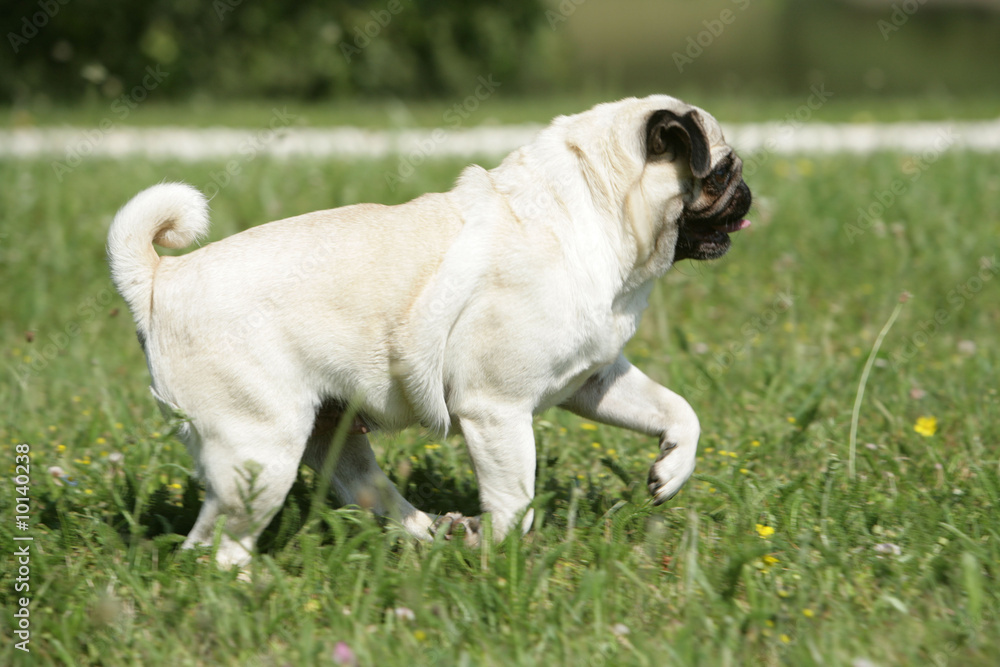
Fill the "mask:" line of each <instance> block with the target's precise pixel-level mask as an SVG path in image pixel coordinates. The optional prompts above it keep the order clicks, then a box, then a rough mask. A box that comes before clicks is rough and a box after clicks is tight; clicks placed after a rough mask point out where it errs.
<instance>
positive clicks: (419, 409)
mask: <svg viewBox="0 0 1000 667" xmlns="http://www.w3.org/2000/svg"><path fill="white" fill-rule="evenodd" d="M750 204H751V195H750V190H749V188H748V187H747V185H746V183H745V182H744V181H743V178H742V162H741V161H740V158H739V157H738V156H737V155H736V153H735V152H734V151H733V149H732V148H731V147H730V146H729V145H727V144H726V141H725V139H724V137H723V134H722V130H721V128H720V127H719V124H718V122H717V121H716V120H715V118H713V117H712V116H711V115H709V114H708V113H707V112H705V111H704V110H702V109H699V108H697V107H694V106H690V105H688V104H685V103H684V102H682V101H680V100H678V99H675V98H673V97H668V96H665V95H655V96H651V97H646V98H644V99H636V98H629V99H624V100H621V101H619V102H614V103H608V104H600V105H598V106H596V107H594V108H593V109H590V110H589V111H585V112H583V113H580V114H577V115H573V116H561V117H558V118H556V119H555V120H553V121H552V123H551V124H550V125H549V126H548V127H546V128H545V129H543V130H542V131H541V132H540V133H539V134H538V135H537V137H536V138H535V139H534V140H533V141H532V142H531V143H529V144H528V145H526V146H524V147H522V148H520V149H518V150H515V151H514V152H513V153H511V154H510V155H508V156H507V157H506V158H505V159H504V160H503V162H502V163H501V164H500V166H498V167H496V168H495V169H492V170H489V171H487V170H486V169H483V168H481V167H479V166H470V167H468V168H466V169H465V170H464V171H463V172H462V174H461V176H460V177H459V178H458V181H457V183H456V185H455V187H454V188H453V189H452V190H451V191H449V192H446V193H441V194H425V195H423V196H421V197H418V198H417V199H414V200H413V201H411V202H409V203H406V204H400V205H397V206H383V205H379V204H357V205H353V206H344V207H342V208H336V209H332V210H327V211H319V212H314V213H307V214H305V215H300V216H297V217H293V218H288V219H285V220H279V221H277V222H271V223H268V224H263V225H260V226H257V227H253V228H251V229H248V230H246V231H244V232H241V233H239V234H236V235H234V236H230V237H228V238H225V239H223V240H220V241H217V242H214V243H211V244H208V245H206V246H205V247H202V248H199V249H197V250H195V251H194V252H191V253H188V254H184V255H180V256H159V255H158V254H157V252H156V251H155V250H154V248H153V244H158V245H161V246H164V247H167V248H183V247H185V246H187V245H189V244H191V243H193V242H194V241H195V240H196V239H198V238H200V237H202V236H204V235H205V234H206V232H207V231H208V226H209V221H208V207H207V203H206V200H205V197H204V196H203V195H202V194H201V193H200V192H198V191H197V190H195V189H194V188H192V187H190V186H187V185H183V184H178V183H165V184H160V185H156V186H153V187H151V188H149V189H147V190H145V191H143V192H141V193H139V194H138V195H136V196H135V197H134V198H133V199H132V200H131V201H129V202H128V203H127V204H126V205H125V206H124V207H123V208H122V209H121V210H120V211H119V212H118V213H117V215H116V216H115V218H114V221H113V223H112V225H111V229H110V232H109V236H108V257H109V262H110V266H111V273H112V276H113V279H114V283H115V285H116V287H117V288H118V291H119V292H120V293H121V295H122V296H123V297H124V299H125V301H126V302H127V304H128V306H129V308H130V309H131V312H132V315H133V317H134V319H135V323H136V328H137V331H138V338H139V341H140V343H141V345H142V347H143V350H144V352H145V355H146V361H147V364H148V367H149V372H150V374H151V376H152V385H151V389H152V393H153V395H154V397H155V399H156V400H157V402H158V403H159V405H160V408H161V409H162V410H163V412H164V413H165V414H166V415H168V416H171V417H174V418H176V419H177V420H178V421H179V423H180V424H181V426H180V428H179V434H180V437H181V438H182V439H183V440H184V442H185V443H186V445H187V447H188V449H189V451H190V453H191V456H192V457H193V459H194V461H195V463H196V466H197V472H198V473H199V475H200V477H201V478H202V480H203V481H204V484H205V501H204V505H203V506H202V508H201V512H200V514H199V516H198V519H197V522H196V524H195V526H194V528H193V529H192V531H191V533H190V535H189V536H188V537H187V540H186V541H185V542H184V546H185V547H195V546H198V545H205V546H210V547H211V546H214V547H215V549H216V551H215V558H216V560H217V561H218V563H219V564H220V565H223V566H230V565H243V564H245V563H247V562H248V560H249V559H250V557H251V554H252V553H253V551H254V548H255V541H256V539H257V537H258V535H259V534H260V532H261V530H262V529H263V528H264V527H265V526H266V525H267V523H268V521H269V520H270V519H271V517H272V516H273V515H274V514H275V513H276V512H277V510H278V509H279V508H280V507H281V505H282V503H283V502H284V499H285V497H286V495H287V494H288V491H289V489H290V488H291V486H292V482H293V481H294V480H295V477H296V474H297V471H298V467H299V465H300V463H303V462H304V463H306V464H307V465H310V466H312V467H314V468H316V469H317V470H321V471H325V472H327V473H328V474H329V477H328V481H329V484H330V486H331V488H332V489H333V491H334V492H335V493H336V495H337V496H339V498H340V500H341V501H343V502H344V503H345V504H355V505H360V506H363V507H366V508H370V509H371V510H373V511H374V512H376V513H378V514H380V515H384V516H387V517H391V518H394V519H395V520H397V521H398V522H400V523H401V524H402V525H403V526H404V527H405V528H406V530H407V531H408V532H409V533H411V534H412V535H414V536H416V537H418V538H422V539H431V538H432V537H433V535H434V534H435V533H438V532H444V533H446V534H450V533H451V531H452V530H454V529H456V527H458V526H462V527H464V532H465V538H466V539H467V540H469V541H470V542H473V543H475V542H476V541H477V540H478V539H479V534H480V531H481V525H480V522H479V519H478V518H476V517H464V516H461V515H459V514H456V513H450V514H446V515H444V516H432V515H429V514H426V513H424V512H422V511H420V510H419V509H416V508H415V507H413V506H412V505H411V504H410V503H409V502H407V501H406V500H405V499H404V498H403V497H402V496H401V495H400V493H399V492H398V491H397V489H396V488H395V487H394V486H393V484H392V483H391V482H390V481H389V479H388V478H387V477H386V476H385V475H384V474H383V472H382V470H381V469H380V468H379V465H378V463H377V462H376V459H375V456H374V454H373V453H372V449H371V447H370V446H369V442H368V432H369V431H375V430H384V431H395V430H398V429H402V428H404V427H408V426H411V425H416V424H419V425H422V426H424V427H426V428H427V429H429V430H430V431H432V432H434V433H435V434H437V435H438V436H443V435H444V434H446V433H449V432H452V433H461V434H462V436H464V440H465V442H466V445H467V447H468V451H469V454H470V455H471V459H472V462H473V465H474V467H475V473H476V477H477V481H478V484H479V494H480V500H481V506H482V511H483V512H488V513H489V514H490V516H491V523H492V535H493V537H494V539H501V538H502V537H503V536H504V535H505V534H506V533H508V532H509V531H511V530H512V529H515V528H517V527H520V528H521V529H522V530H523V531H527V530H528V528H529V527H530V525H531V523H532V510H531V509H530V504H531V502H532V497H533V495H534V486H535V442H534V435H533V430H532V417H533V415H535V414H537V413H539V412H540V411H542V410H545V409H547V408H549V407H552V406H559V407H562V408H565V409H567V410H570V411H572V412H574V413H576V414H578V415H580V416H582V417H585V418H587V419H590V420H594V421H597V422H601V423H604V424H610V425H614V426H619V427H623V428H627V429H631V430H634V431H638V432H640V433H643V434H646V435H648V436H651V437H653V438H655V440H656V442H657V443H658V447H659V450H658V451H659V453H658V456H657V457H656V460H655V462H654V463H653V465H652V468H651V469H650V471H649V477H648V485H649V491H650V493H651V494H652V497H653V499H654V501H655V502H656V503H657V504H658V503H662V502H664V501H666V500H668V499H670V498H671V497H672V496H673V495H674V494H676V493H677V491H678V490H679V489H680V488H681V486H682V485H683V484H684V483H685V481H686V480H687V479H688V477H690V475H691V473H692V470H693V469H694V463H695V452H696V449H697V444H698V437H699V433H700V425H699V422H698V417H697V415H696V414H695V412H694V410H693V409H692V408H691V406H690V405H689V404H688V403H687V401H685V400H684V398H682V397H681V396H679V395H678V394H676V393H674V392H673V391H671V390H669V389H667V388H665V387H663V386H661V385H659V384H658V383H656V382H654V381H653V380H651V379H650V378H648V377H647V376H646V375H644V374H643V373H642V371H640V370H639V369H638V368H636V367H635V366H633V365H632V364H631V363H629V361H628V360H627V359H626V358H625V357H624V356H623V354H622V348H623V346H624V345H625V343H626V341H628V340H629V338H631V337H632V335H633V334H634V333H635V331H636V327H637V326H638V324H639V318H640V317H641V316H642V312H643V310H644V309H645V308H646V305H647V298H648V296H649V293H650V290H651V289H652V287H653V283H654V281H655V280H656V279H657V278H658V277H660V276H662V275H663V273H664V272H665V271H667V269H669V268H670V266H671V265H672V264H674V263H675V262H677V261H679V260H682V259H692V260H705V259H714V258H717V257H721V256H722V255H723V254H725V252H726V251H727V250H728V249H729V246H730V237H729V235H730V234H731V233H733V232H736V231H739V230H741V229H744V228H746V227H747V226H748V225H749V224H750V223H749V222H748V221H747V220H746V219H745V218H744V216H745V215H746V214H747V211H748V210H749V208H750ZM342 422H343V423H342ZM338 428H339V431H338ZM335 434H336V435H337V437H335ZM334 443H336V446H334ZM220 522H221V523H223V524H224V525H223V526H222V529H221V531H220V536H219V537H218V538H217V539H215V543H214V544H213V540H214V536H215V534H216V527H217V524H219V523H220Z"/></svg>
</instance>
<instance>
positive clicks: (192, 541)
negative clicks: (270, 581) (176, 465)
mask: <svg viewBox="0 0 1000 667" xmlns="http://www.w3.org/2000/svg"><path fill="white" fill-rule="evenodd" d="M233 421H234V420H227V423H225V424H218V423H216V424H212V428H207V427H202V429H200V431H199V433H198V435H197V436H196V437H197V439H198V440H200V443H198V444H199V446H198V447H197V451H198V459H199V461H198V464H199V468H200V471H201V474H202V477H203V479H204V480H205V502H204V504H203V505H202V508H201V512H200V513H199V514H198V520H197V521H196V522H195V525H194V528H192V530H191V532H190V533H189V534H188V537H187V539H186V540H185V542H184V545H183V547H184V548H191V547H194V546H199V545H203V546H212V545H213V544H214V543H215V539H216V538H215V535H216V530H219V531H220V532H219V537H218V551H217V552H216V561H217V562H218V563H219V565H220V566H222V567H230V566H233V565H236V566H242V565H246V564H247V563H248V562H249V561H250V557H251V554H252V553H253V549H254V546H255V545H256V542H257V538H258V537H259V536H260V533H261V531H263V530H264V528H265V527H266V526H267V524H268V522H269V521H270V520H271V518H272V517H273V516H274V515H275V513H277V511H278V510H279V509H280V508H281V506H282V504H283V503H284V501H285V497H286V496H287V495H288V491H289V490H290V489H291V487H292V483H293V482H294V481H295V476H296V473H297V472H298V466H299V461H300V460H301V458H302V453H303V450H304V449H305V445H306V436H307V433H304V432H299V433H296V432H295V429H290V428H289V424H287V423H262V422H260V421H254V420H246V421H244V422H239V423H233ZM220 524H221V525H220Z"/></svg>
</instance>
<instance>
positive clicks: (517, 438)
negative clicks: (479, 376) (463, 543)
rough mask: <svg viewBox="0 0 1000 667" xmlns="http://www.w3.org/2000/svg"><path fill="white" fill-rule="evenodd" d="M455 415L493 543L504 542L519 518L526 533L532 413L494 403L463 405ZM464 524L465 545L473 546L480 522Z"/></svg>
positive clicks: (532, 455)
mask: <svg viewBox="0 0 1000 667" xmlns="http://www.w3.org/2000/svg"><path fill="white" fill-rule="evenodd" d="M456 414H458V415H459V417H458V422H459V425H460V427H461V429H462V435H463V436H465V443H466V445H467V446H468V448H469V454H470V455H471V456H472V462H473V465H474V466H475V469H476V479H477V480H478V482H479V498H480V502H481V504H482V509H483V511H484V512H489V513H490V516H491V518H492V522H493V539H494V540H500V539H502V538H503V536H504V535H506V534H507V533H508V532H509V531H510V530H511V529H512V528H514V527H515V526H516V525H517V521H518V519H519V518H520V519H521V529H522V531H523V532H527V531H528V529H529V528H530V527H531V521H532V516H533V511H532V510H528V506H529V505H530V504H531V499H532V498H533V497H534V495H535V435H534V432H533V431H532V428H531V410H530V408H520V407H515V406H509V405H502V404H497V403H495V402H493V401H476V402H475V404H472V405H470V404H469V402H468V401H466V402H465V405H463V406H462V407H461V408H460V409H459V410H457V411H456ZM525 510H527V511H525ZM446 518H447V517H446ZM463 523H465V525H466V530H467V531H470V530H471V531H472V533H467V537H466V539H467V540H468V541H469V542H471V543H473V544H475V543H477V542H478V541H479V536H478V535H477V534H474V533H475V531H476V530H477V529H478V522H476V521H471V522H470V521H467V520H466V521H463Z"/></svg>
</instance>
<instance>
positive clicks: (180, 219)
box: [108, 183, 208, 339]
mask: <svg viewBox="0 0 1000 667" xmlns="http://www.w3.org/2000/svg"><path fill="white" fill-rule="evenodd" d="M207 233H208V202H207V201H206V199H205V195H203V194H202V193H201V192H199V191H198V190H196V189H195V188H193V187H191V186H190V185H186V184H184V183H161V184H160V185H154V186H153V187H151V188H148V189H146V190H143V191H142V192H140V193H139V194H137V195H136V196H135V197H133V198H132V199H131V200H130V201H129V202H128V203H127V204H125V206H123V207H122V208H121V210H120V211H118V214H117V215H115V219H114V221H113V222H112V223H111V230H110V231H109V232H108V263H109V264H110V265H111V279H112V280H113V281H114V283H115V287H116V288H117V289H118V293H119V294H121V295H122V297H123V298H124V299H125V302H126V303H127V304H128V307H129V310H131V311H132V317H133V318H134V319H135V325H136V329H137V330H138V332H139V336H140V337H141V338H143V339H145V337H146V334H147V333H148V331H149V320H150V314H151V311H152V305H153V304H152V297H153V274H154V272H155V271H156V266H157V264H159V263H160V256H159V255H157V254H156V250H154V249H153V244H154V243H156V244H157V245H161V246H164V247H166V248H184V247H185V246H188V245H190V244H191V243H193V242H194V241H195V240H197V239H198V238H199V237H202V236H204V235H205V234H207Z"/></svg>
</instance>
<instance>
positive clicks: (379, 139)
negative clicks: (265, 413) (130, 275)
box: [0, 120, 1000, 167]
mask: <svg viewBox="0 0 1000 667" xmlns="http://www.w3.org/2000/svg"><path fill="white" fill-rule="evenodd" d="M539 128H540V126H538V125H505V126H484V127H476V128H470V129H443V128H438V129H418V130H400V131H392V130H366V129H360V128H355V127H330V128H297V127H288V128H278V129H277V130H271V129H268V128H262V129H232V128H204V129H192V128H178V127H152V128H133V127H117V126H115V125H113V124H112V125H110V126H108V124H106V126H105V127H104V128H103V129H99V128H75V127H64V128H49V127H47V128H24V129H6V130H0V157H16V158H39V157H41V158H52V159H53V160H55V161H60V162H62V161H65V162H66V163H67V166H70V167H72V166H75V165H76V164H79V161H81V160H82V159H86V158H87V157H111V158H118V157H129V156H142V157H146V158H150V159H164V160H166V159H176V160H184V161H198V160H216V159H224V158H226V157H230V156H232V157H243V158H247V157H252V156H256V155H272V156H275V157H282V158H288V157H293V156H313V157H331V158H355V157H383V156H387V155H397V154H398V155H401V156H411V158H413V159H415V158H417V157H421V158H427V157H432V156H442V157H443V156H463V157H474V156H497V155H503V154H505V153H508V152H510V151H511V150H513V149H514V148H517V147H518V146H521V145H523V144H525V143H527V142H528V141H530V140H531V139H532V137H533V136H534V135H535V133H536V132H537V131H538V130H539ZM724 128H725V133H726V137H727V138H728V139H729V141H730V143H731V144H733V145H734V146H735V147H736V148H737V149H738V150H739V151H740V152H741V153H742V154H744V155H747V154H751V155H752V154H759V153H775V154H806V153H808V154H817V153H836V152H844V153H857V154H866V153H873V152H877V151H898V152H902V153H911V154H918V153H924V152H928V151H933V152H935V153H938V152H940V151H942V150H971V151H977V152H990V153H992V152H1000V120H994V121H982V122H925V123H889V124H877V123H871V124H839V125H833V124H819V123H805V124H795V123H788V122H775V123H759V124H742V125H726V126H724Z"/></svg>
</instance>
